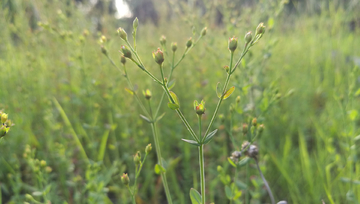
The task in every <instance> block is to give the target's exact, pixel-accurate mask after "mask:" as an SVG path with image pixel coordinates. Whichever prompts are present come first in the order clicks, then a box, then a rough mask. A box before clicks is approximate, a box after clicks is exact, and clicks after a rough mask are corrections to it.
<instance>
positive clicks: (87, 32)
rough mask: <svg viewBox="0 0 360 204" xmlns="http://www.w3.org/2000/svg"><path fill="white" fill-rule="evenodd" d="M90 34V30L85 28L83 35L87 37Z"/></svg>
mask: <svg viewBox="0 0 360 204" xmlns="http://www.w3.org/2000/svg"><path fill="white" fill-rule="evenodd" d="M88 35H89V31H88V30H87V29H85V30H84V31H83V36H84V37H86V36H88Z"/></svg>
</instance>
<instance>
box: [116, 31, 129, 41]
mask: <svg viewBox="0 0 360 204" xmlns="http://www.w3.org/2000/svg"><path fill="white" fill-rule="evenodd" d="M117 33H118V34H119V36H120V38H121V39H123V40H125V41H126V40H127V34H126V32H125V30H124V29H123V28H118V29H117Z"/></svg>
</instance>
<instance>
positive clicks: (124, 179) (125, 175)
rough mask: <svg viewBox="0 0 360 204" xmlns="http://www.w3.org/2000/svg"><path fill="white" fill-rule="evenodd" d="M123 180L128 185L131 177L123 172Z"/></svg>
mask: <svg viewBox="0 0 360 204" xmlns="http://www.w3.org/2000/svg"><path fill="white" fill-rule="evenodd" d="M121 182H122V183H123V184H124V185H125V186H128V185H129V183H130V179H129V176H128V175H127V174H125V173H123V175H122V176H121Z"/></svg>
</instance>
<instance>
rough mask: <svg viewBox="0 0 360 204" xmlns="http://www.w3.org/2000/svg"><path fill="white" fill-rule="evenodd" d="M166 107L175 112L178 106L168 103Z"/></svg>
mask: <svg viewBox="0 0 360 204" xmlns="http://www.w3.org/2000/svg"><path fill="white" fill-rule="evenodd" d="M168 107H169V108H170V109H172V110H176V109H179V108H180V106H179V105H178V104H175V103H171V102H170V103H168Z"/></svg>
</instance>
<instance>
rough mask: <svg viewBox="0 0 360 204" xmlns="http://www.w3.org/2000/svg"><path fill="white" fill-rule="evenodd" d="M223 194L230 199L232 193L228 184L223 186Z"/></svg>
mask: <svg viewBox="0 0 360 204" xmlns="http://www.w3.org/2000/svg"><path fill="white" fill-rule="evenodd" d="M225 194H226V197H227V198H228V199H229V200H232V199H233V197H234V196H233V193H232V191H231V189H230V187H229V186H225Z"/></svg>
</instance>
